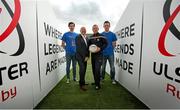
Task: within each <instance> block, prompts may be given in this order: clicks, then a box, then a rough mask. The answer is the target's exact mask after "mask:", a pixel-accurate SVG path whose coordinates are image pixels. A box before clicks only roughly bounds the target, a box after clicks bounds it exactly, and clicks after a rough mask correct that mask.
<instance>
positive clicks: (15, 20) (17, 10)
mask: <svg viewBox="0 0 180 110" xmlns="http://www.w3.org/2000/svg"><path fill="white" fill-rule="evenodd" d="M1 2H2V3H3V5H4V7H5V9H6V10H7V12H8V13H9V16H10V17H11V18H12V21H11V22H10V24H9V25H8V27H7V28H6V29H5V31H4V32H3V33H2V34H0V43H1V42H3V41H4V40H6V38H8V37H9V35H10V34H11V33H12V32H13V31H15V29H16V30H17V33H18V36H19V48H18V49H17V51H16V52H15V53H14V54H12V55H11V56H18V55H21V54H22V53H23V51H24V47H25V42H24V35H23V32H22V29H21V27H20V25H19V18H20V15H21V4H20V0H14V13H13V11H12V9H11V8H10V6H9V5H8V3H7V2H6V0H1ZM1 11H3V10H2V8H0V14H1ZM0 53H2V54H6V52H4V51H0Z"/></svg>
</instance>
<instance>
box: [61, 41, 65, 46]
mask: <svg viewBox="0 0 180 110" xmlns="http://www.w3.org/2000/svg"><path fill="white" fill-rule="evenodd" d="M61 46H62V47H63V48H65V42H64V41H63V40H62V43H61Z"/></svg>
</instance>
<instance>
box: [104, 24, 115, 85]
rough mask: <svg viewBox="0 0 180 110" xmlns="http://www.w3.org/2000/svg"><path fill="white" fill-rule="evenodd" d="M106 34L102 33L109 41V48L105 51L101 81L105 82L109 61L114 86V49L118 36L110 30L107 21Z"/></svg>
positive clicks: (105, 25)
mask: <svg viewBox="0 0 180 110" xmlns="http://www.w3.org/2000/svg"><path fill="white" fill-rule="evenodd" d="M103 27H104V30H105V31H104V32H102V35H104V36H105V38H106V39H107V41H108V46H107V47H106V48H105V49H104V50H103V63H102V71H101V79H102V80H103V79H104V77H105V68H106V63H107V60H108V61H109V64H110V75H111V80H112V84H116V82H115V67H114V47H115V46H116V41H117V38H116V35H115V34H114V33H113V32H111V31H110V30H109V28H110V22H109V21H105V22H104V26H103Z"/></svg>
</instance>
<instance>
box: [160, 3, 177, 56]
mask: <svg viewBox="0 0 180 110" xmlns="http://www.w3.org/2000/svg"><path fill="white" fill-rule="evenodd" d="M171 2H172V0H166V2H165V4H164V8H163V17H164V20H165V22H166V24H165V26H164V27H163V29H162V32H161V34H160V37H159V42H158V48H159V51H160V53H161V54H162V55H164V56H169V57H172V56H175V55H173V54H171V53H169V52H168V51H167V50H166V48H165V38H166V34H167V32H168V30H170V31H171V33H172V34H173V35H174V36H175V37H176V38H177V39H178V40H180V32H179V30H178V29H177V28H176V27H175V25H174V24H173V20H174V19H175V18H176V16H177V14H178V13H179V12H180V5H178V7H177V8H176V9H175V10H174V12H173V13H172V15H170V6H171Z"/></svg>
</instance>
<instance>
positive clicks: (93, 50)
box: [89, 44, 97, 53]
mask: <svg viewBox="0 0 180 110" xmlns="http://www.w3.org/2000/svg"><path fill="white" fill-rule="evenodd" d="M96 50H97V46H96V45H95V44H92V45H90V46H89V51H90V52H91V53H95V52H96Z"/></svg>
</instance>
